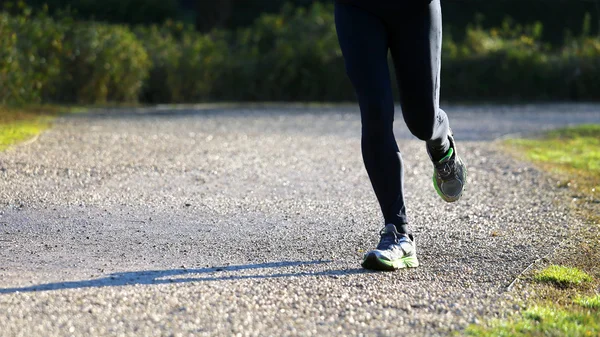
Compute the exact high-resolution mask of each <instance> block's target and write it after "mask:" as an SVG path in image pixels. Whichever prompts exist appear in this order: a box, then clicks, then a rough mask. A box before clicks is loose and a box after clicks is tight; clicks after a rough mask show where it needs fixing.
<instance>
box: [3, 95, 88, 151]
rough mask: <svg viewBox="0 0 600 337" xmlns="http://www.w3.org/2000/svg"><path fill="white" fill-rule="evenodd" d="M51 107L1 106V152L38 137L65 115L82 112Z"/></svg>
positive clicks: (79, 109) (80, 109)
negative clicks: (55, 119)
mask: <svg viewBox="0 0 600 337" xmlns="http://www.w3.org/2000/svg"><path fill="white" fill-rule="evenodd" d="M82 110H83V108H69V107H60V106H50V105H38V106H27V107H7V106H3V105H0V151H3V150H5V149H6V148H8V147H9V146H11V145H13V144H16V143H18V142H21V141H26V140H29V139H32V138H34V137H36V136H37V135H38V134H39V133H40V132H42V131H44V130H45V129H47V128H48V127H50V125H51V124H52V121H53V120H54V118H56V117H58V116H59V115H61V114H63V113H70V112H77V111H82Z"/></svg>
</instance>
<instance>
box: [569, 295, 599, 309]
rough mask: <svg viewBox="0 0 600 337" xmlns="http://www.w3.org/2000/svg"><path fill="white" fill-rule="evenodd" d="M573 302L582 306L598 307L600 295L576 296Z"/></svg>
mask: <svg viewBox="0 0 600 337" xmlns="http://www.w3.org/2000/svg"><path fill="white" fill-rule="evenodd" d="M575 304H579V305H580V306H582V307H584V308H589V309H600V295H596V296H583V297H578V298H576V299H575Z"/></svg>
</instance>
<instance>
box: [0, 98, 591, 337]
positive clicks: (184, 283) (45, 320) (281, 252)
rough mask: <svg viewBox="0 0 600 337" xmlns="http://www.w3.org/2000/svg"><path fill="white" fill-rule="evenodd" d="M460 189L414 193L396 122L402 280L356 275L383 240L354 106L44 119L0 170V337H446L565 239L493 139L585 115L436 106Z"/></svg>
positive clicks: (551, 209)
mask: <svg viewBox="0 0 600 337" xmlns="http://www.w3.org/2000/svg"><path fill="white" fill-rule="evenodd" d="M447 112H448V114H449V116H450V119H451V125H452V127H453V130H454V133H455V136H456V138H457V140H458V142H459V143H458V144H459V151H461V154H462V155H463V157H464V159H465V161H466V162H467V163H468V166H469V173H470V184H469V185H468V189H467V191H466V192H465V195H464V197H463V199H461V201H460V202H458V203H456V204H445V203H444V202H443V201H441V200H440V199H439V198H438V197H437V195H436V193H435V191H434V189H433V187H432V186H431V182H430V173H431V164H430V163H429V162H428V159H427V155H426V152H425V149H424V146H423V144H422V143H421V142H418V141H416V140H415V138H412V137H411V136H410V134H409V133H408V131H407V129H406V127H405V126H404V125H403V123H402V122H401V121H399V122H398V123H397V126H396V129H397V137H398V139H399V145H400V148H401V151H402V152H403V157H404V159H405V161H406V167H407V168H406V191H407V193H406V194H407V198H408V205H407V207H408V215H409V217H410V219H411V226H412V229H413V231H414V232H415V234H416V238H417V244H418V252H419V259H420V262H421V267H420V268H417V269H411V270H405V271H399V272H393V273H374V272H368V271H364V270H361V269H360V266H359V261H360V257H361V255H362V253H363V252H364V251H365V250H368V249H370V248H372V247H373V246H374V245H375V244H376V242H377V240H378V231H379V229H380V228H381V226H382V223H381V219H380V216H379V213H378V209H377V207H378V206H377V204H376V200H375V197H374V195H373V193H372V191H371V189H370V185H369V182H368V178H367V176H366V173H365V170H364V168H363V166H362V162H361V159H360V158H361V157H360V141H359V136H358V135H359V132H360V123H359V119H358V113H357V109H356V108H355V107H354V106H337V107H310V108H309V107H302V106H295V107H294V106H291V107H290V106H288V107H277V106H269V107H263V108H259V107H258V106H256V107H253V108H240V107H237V108H233V107H232V108H218V107H214V108H206V107H204V108H202V107H198V108H185V109H184V108H181V109H172V108H157V109H138V110H130V111H126V112H124V111H99V112H97V113H93V114H91V115H81V116H70V117H68V118H62V119H60V120H59V122H58V123H57V125H56V126H55V127H54V128H52V129H50V130H48V131H47V132H45V133H43V134H42V135H41V136H40V137H39V139H38V140H37V141H36V142H34V143H31V144H28V145H25V146H17V147H14V148H12V149H9V150H8V151H6V152H3V153H0V179H1V180H0V326H2V329H1V330H0V335H2V336H36V335H39V336H54V335H61V336H66V335H73V336H88V335H123V336H130V335H131V336H134V335H135V336H140V335H165V336H169V335H174V336H180V335H181V336H187V335H200V336H202V335H236V334H237V335H240V336H246V335H249V336H253V335H261V336H265V335H276V336H285V335H307V336H308V335H319V336H321V335H359V334H361V335H398V334H403V333H409V332H410V333H413V334H414V335H446V334H448V333H449V332H451V331H452V330H454V329H459V328H463V327H465V326H466V325H468V324H469V323H472V322H477V319H478V318H480V316H481V315H486V316H488V317H491V316H501V315H503V314H504V313H505V312H506V311H507V310H513V309H514V308H516V304H514V303H516V302H514V301H513V298H512V297H513V296H514V295H515V294H511V292H506V291H505V290H504V288H505V287H506V286H507V285H508V284H509V283H510V282H511V281H512V280H513V278H514V277H515V276H516V275H517V274H518V273H519V272H520V271H521V270H523V269H524V268H525V267H526V266H527V265H529V264H530V263H531V262H532V261H533V260H535V259H536V258H538V257H539V256H543V255H545V254H547V253H549V252H550V251H552V249H553V248H554V247H555V246H556V244H557V242H559V241H560V240H561V238H563V237H565V236H567V235H569V233H571V232H572V231H574V230H576V229H577V227H578V226H580V225H581V224H580V223H579V222H578V221H577V219H574V218H571V217H570V215H569V207H568V205H565V203H564V199H563V192H562V191H560V190H557V189H554V188H553V187H552V186H553V183H552V182H550V181H547V179H546V178H545V177H544V176H543V175H541V174H540V173H539V172H538V171H536V170H534V169H533V168H532V167H531V166H529V165H527V164H523V163H519V162H516V161H514V160H512V159H509V158H506V157H505V156H503V155H502V154H501V153H500V152H499V151H497V150H496V149H495V146H494V143H493V140H494V139H497V138H499V137H503V136H505V135H507V134H513V135H514V134H521V133H524V134H526V133H531V132H536V131H539V130H542V129H548V128H552V127H558V126H563V125H566V124H578V123H588V122H595V123H600V106H596V105H531V106H475V107H473V106H471V107H466V106H464V107H463V106H453V107H450V108H448V109H447Z"/></svg>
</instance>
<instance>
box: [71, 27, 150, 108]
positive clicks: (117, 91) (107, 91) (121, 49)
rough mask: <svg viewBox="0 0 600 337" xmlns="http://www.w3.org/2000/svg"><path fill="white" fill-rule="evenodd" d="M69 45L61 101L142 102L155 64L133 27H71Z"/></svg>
mask: <svg viewBox="0 0 600 337" xmlns="http://www.w3.org/2000/svg"><path fill="white" fill-rule="evenodd" d="M65 43H66V45H67V48H65V49H66V50H65V53H64V60H63V68H62V70H63V74H62V76H63V80H62V82H61V92H62V93H63V96H62V97H60V100H61V101H68V102H78V103H103V102H106V101H116V102H136V101H137V100H138V96H139V93H140V91H141V88H142V85H143V83H144V81H145V80H146V78H147V76H148V72H149V70H150V65H151V63H150V60H149V57H148V53H147V52H146V50H145V49H144V47H143V46H142V44H141V43H140V42H139V41H138V40H137V39H136V37H135V35H134V34H133V33H132V32H131V31H130V30H129V28H127V27H125V26H120V25H104V24H97V23H78V24H75V25H73V27H71V30H70V31H69V34H68V36H67V38H66V42H65Z"/></svg>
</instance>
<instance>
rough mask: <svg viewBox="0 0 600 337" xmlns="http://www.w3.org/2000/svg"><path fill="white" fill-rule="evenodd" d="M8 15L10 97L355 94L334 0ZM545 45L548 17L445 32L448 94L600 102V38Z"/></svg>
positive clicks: (444, 94) (1, 45) (1, 74)
mask: <svg viewBox="0 0 600 337" xmlns="http://www.w3.org/2000/svg"><path fill="white" fill-rule="evenodd" d="M21 7H22V8H21V9H20V12H19V14H14V10H13V11H12V12H11V13H13V14H8V13H7V12H1V13H0V79H1V80H2V82H1V83H2V84H3V85H2V86H0V102H5V103H11V102H12V103H14V102H17V103H18V102H63V103H76V102H81V103H96V102H105V101H117V102H122V101H126V102H135V101H138V100H141V101H143V102H151V103H169V102H175V103H181V102H198V101H207V100H228V101H232V100H233V101H258V100H262V101H284V100H286V101H349V100H355V96H354V91H353V89H352V87H351V85H350V81H349V80H348V79H347V77H346V75H345V69H344V61H343V58H342V55H341V52H340V49H339V46H338V41H337V36H336V31H335V25H334V16H333V6H332V5H331V4H322V3H318V2H317V3H315V4H313V5H312V6H310V7H308V8H306V7H293V6H291V5H288V6H286V7H284V8H283V10H282V11H281V12H280V13H277V14H263V15H261V16H260V17H258V18H257V19H256V20H255V21H254V23H252V24H251V25H250V26H248V27H245V28H240V29H238V30H237V31H224V30H212V31H210V32H208V33H199V32H197V31H195V30H194V28H193V27H192V26H191V25H185V24H183V23H177V22H173V21H170V20H167V21H166V22H164V23H163V24H161V25H152V26H135V27H133V28H130V27H128V26H124V25H112V24H104V23H98V22H80V21H76V20H74V19H73V18H72V17H71V16H70V15H71V14H72V13H69V12H67V13H66V14H65V15H63V16H62V17H59V16H56V15H54V16H50V15H49V14H48V12H47V11H37V12H36V14H32V11H31V10H30V9H29V8H27V7H26V6H24V5H23V4H22V3H21ZM590 22H591V21H590V19H589V17H588V18H587V19H586V20H584V23H583V25H582V29H581V31H582V33H581V34H580V35H578V36H573V35H572V34H571V35H568V36H567V39H566V40H565V43H564V44H563V45H561V46H551V45H548V44H547V43H545V42H542V35H543V27H542V25H541V24H540V23H534V24H531V25H519V24H516V23H514V22H512V21H511V20H508V19H507V20H505V21H504V23H503V24H502V25H500V26H499V27H497V28H491V29H485V28H483V26H482V25H481V23H478V24H475V25H470V26H469V27H468V28H467V29H466V32H465V34H464V35H465V38H464V39H461V40H455V39H454V38H453V36H452V35H451V34H446V35H445V38H444V41H443V43H444V45H443V58H442V59H443V64H442V81H441V85H442V91H441V98H442V99H443V100H485V101H489V100H493V101H494V100H553V101H555V100H600V81H597V78H598V77H600V39H599V38H597V37H592V36H591V33H590V32H591V28H590V27H591V26H590V25H591V23H590Z"/></svg>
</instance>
